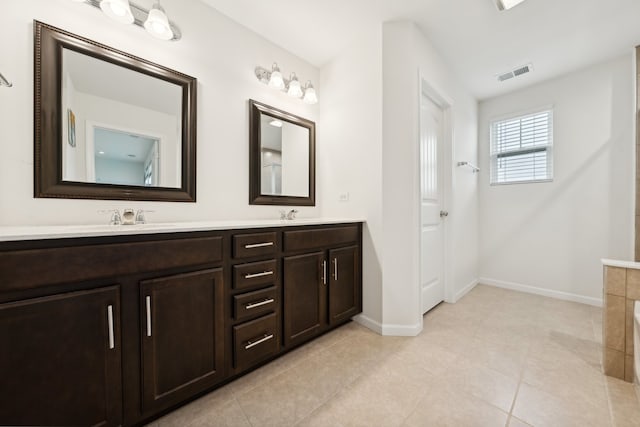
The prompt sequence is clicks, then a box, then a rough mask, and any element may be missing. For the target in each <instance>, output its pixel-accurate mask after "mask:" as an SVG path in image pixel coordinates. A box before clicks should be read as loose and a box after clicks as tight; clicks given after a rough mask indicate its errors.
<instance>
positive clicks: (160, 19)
mask: <svg viewBox="0 0 640 427" xmlns="http://www.w3.org/2000/svg"><path fill="white" fill-rule="evenodd" d="M144 28H145V30H147V32H148V33H149V34H151V35H152V36H154V37H156V38H159V39H161V40H171V39H172V38H173V31H172V30H171V26H170V25H169V19H168V18H167V14H166V13H165V12H164V9H163V8H162V6H160V3H156V4H154V5H153V7H152V8H151V10H150V11H149V16H148V17H147V20H146V21H145V22H144Z"/></svg>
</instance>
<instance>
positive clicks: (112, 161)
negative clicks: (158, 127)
mask: <svg viewBox="0 0 640 427" xmlns="http://www.w3.org/2000/svg"><path fill="white" fill-rule="evenodd" d="M158 145H159V139H158V138H156V137H153V136H147V135H139V134H133V133H129V132H125V131H120V130H116V129H108V128H104V127H97V126H96V127H94V128H93V146H94V147H93V150H92V152H89V153H87V166H88V167H87V177H88V178H89V179H90V180H91V177H90V175H91V172H90V170H91V165H90V163H93V165H92V166H93V175H94V176H93V180H91V182H96V183H100V184H117V185H135V186H141V187H156V186H158V185H159V182H158V178H159V170H158V169H159V155H158V153H159V151H158Z"/></svg>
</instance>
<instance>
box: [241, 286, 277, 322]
mask: <svg viewBox="0 0 640 427" xmlns="http://www.w3.org/2000/svg"><path fill="white" fill-rule="evenodd" d="M279 299H280V298H278V290H277V289H276V287H275V286H272V287H270V288H267V289H262V290H259V291H254V292H247V293H244V294H240V295H236V296H234V297H233V318H234V319H235V320H245V319H249V318H251V317H255V316H258V315H262V314H266V313H272V312H274V311H276V309H277V308H278V306H279V304H280V301H279Z"/></svg>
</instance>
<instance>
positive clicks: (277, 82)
mask: <svg viewBox="0 0 640 427" xmlns="http://www.w3.org/2000/svg"><path fill="white" fill-rule="evenodd" d="M269 86H271V87H272V88H275V89H278V90H282V89H284V79H283V78H282V73H281V72H280V68H278V64H276V63H275V62H274V63H273V66H272V67H271V78H270V79H269Z"/></svg>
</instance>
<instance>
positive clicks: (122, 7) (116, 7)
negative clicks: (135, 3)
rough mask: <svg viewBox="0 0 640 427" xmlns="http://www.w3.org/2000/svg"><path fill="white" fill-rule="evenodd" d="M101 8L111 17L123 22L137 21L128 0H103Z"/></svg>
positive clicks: (131, 22)
mask: <svg viewBox="0 0 640 427" xmlns="http://www.w3.org/2000/svg"><path fill="white" fill-rule="evenodd" d="M100 9H102V11H103V12H104V14H105V15H107V16H108V17H109V18H111V19H115V20H116V21H117V22H120V23H121V24H133V21H135V18H134V17H133V13H132V12H131V7H130V6H129V1H128V0H102V1H101V2H100Z"/></svg>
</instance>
